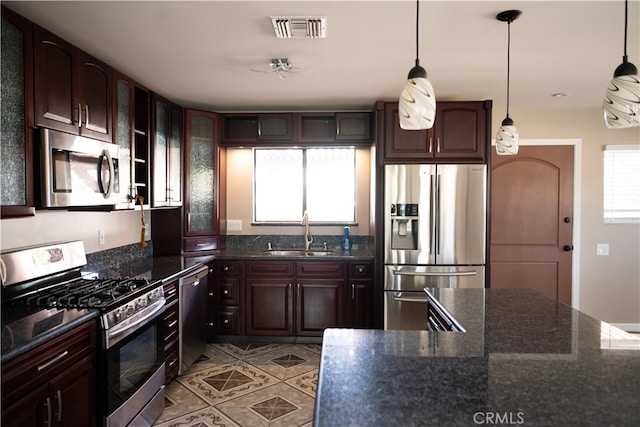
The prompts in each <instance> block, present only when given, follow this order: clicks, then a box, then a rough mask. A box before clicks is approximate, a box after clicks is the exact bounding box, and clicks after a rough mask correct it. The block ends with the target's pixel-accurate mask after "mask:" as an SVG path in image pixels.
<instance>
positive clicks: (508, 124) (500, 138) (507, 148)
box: [496, 10, 522, 155]
mask: <svg viewBox="0 0 640 427" xmlns="http://www.w3.org/2000/svg"><path fill="white" fill-rule="evenodd" d="M520 15H522V11H520V10H505V11H504V12H500V13H499V14H497V15H496V19H497V20H498V21H502V22H506V23H507V116H506V117H505V118H504V120H503V121H502V126H500V129H498V134H497V135H496V153H498V154H500V155H516V154H518V148H519V144H518V130H517V129H516V127H515V125H514V124H513V120H511V117H509V78H510V70H511V23H512V22H513V21H515V20H516V19H518V17H519V16H520Z"/></svg>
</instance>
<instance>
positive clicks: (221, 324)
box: [214, 307, 241, 335]
mask: <svg viewBox="0 0 640 427" xmlns="http://www.w3.org/2000/svg"><path fill="white" fill-rule="evenodd" d="M214 327H215V331H216V333H218V334H221V335H240V334H241V331H240V308H239V307H218V308H217V309H216V315H215V318H214Z"/></svg>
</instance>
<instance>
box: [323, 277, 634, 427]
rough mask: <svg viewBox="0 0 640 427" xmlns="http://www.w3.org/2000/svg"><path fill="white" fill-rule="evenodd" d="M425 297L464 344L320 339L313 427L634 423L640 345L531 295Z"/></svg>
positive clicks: (428, 335) (419, 336)
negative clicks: (456, 326) (452, 322)
mask: <svg viewBox="0 0 640 427" xmlns="http://www.w3.org/2000/svg"><path fill="white" fill-rule="evenodd" d="M428 292H430V293H431V295H432V296H433V297H435V298H436V299H437V300H438V301H439V302H440V303H441V305H442V306H443V307H444V308H445V309H446V310H447V311H448V312H449V313H450V314H451V315H452V316H453V317H454V318H455V319H456V320H457V321H458V322H459V323H460V324H461V326H462V327H463V328H464V329H465V332H428V331H426V330H425V331H382V330H356V329H327V330H326V331H325V334H324V338H323V344H322V356H321V362H320V372H319V379H318V389H317V395H316V407H315V413H314V425H315V426H317V427H324V426H327V427H328V426H337V425H339V426H382V425H402V426H426V425H433V426H470V425H536V426H540V425H543V426H570V425H581V426H584V425H594V426H596V425H597V426H602V425H611V426H614V425H615V426H623V425H634V426H635V425H638V423H639V422H640V340H639V339H637V338H636V337H634V336H632V335H630V334H627V333H625V332H623V331H621V330H619V329H617V328H615V327H613V326H610V325H608V324H606V323H602V322H600V321H598V320H596V319H594V318H592V317H590V316H588V315H586V314H584V313H581V312H579V311H577V310H574V309H571V308H570V307H568V306H566V305H563V304H560V303H557V302H556V301H553V300H551V299H549V298H547V297H545V296H543V295H542V294H539V293H537V292H535V291H529V290H509V289H501V290H490V289H429V290H428ZM425 329H426V325H425Z"/></svg>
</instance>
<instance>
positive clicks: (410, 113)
mask: <svg viewBox="0 0 640 427" xmlns="http://www.w3.org/2000/svg"><path fill="white" fill-rule="evenodd" d="M416 62H417V60H416ZM416 69H417V70H416ZM414 71H415V72H414ZM398 114H399V115H400V127H401V128H402V129H406V130H418V129H431V128H432V127H433V121H434V120H435V118H436V97H435V94H434V92H433V86H431V82H430V81H429V79H428V78H427V72H426V71H425V70H424V68H422V67H421V66H420V65H416V66H415V67H414V68H412V69H411V71H410V72H409V77H408V78H407V84H406V85H405V86H404V89H402V92H401V93H400V103H399V105H398Z"/></svg>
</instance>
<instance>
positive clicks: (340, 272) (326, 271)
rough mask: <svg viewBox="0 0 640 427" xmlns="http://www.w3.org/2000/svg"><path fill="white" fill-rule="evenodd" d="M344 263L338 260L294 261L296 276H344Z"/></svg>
mask: <svg viewBox="0 0 640 427" xmlns="http://www.w3.org/2000/svg"><path fill="white" fill-rule="evenodd" d="M344 273H345V263H344V262H340V261H330V262H326V261H300V262H296V276H297V277H311V278H320V277H326V278H344V276H345V274H344Z"/></svg>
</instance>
